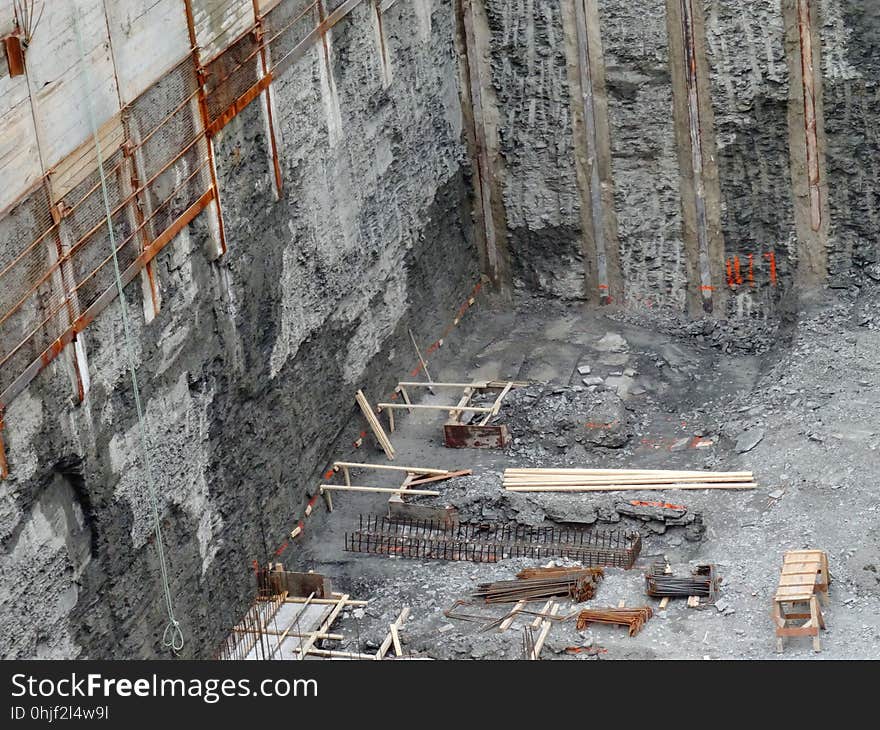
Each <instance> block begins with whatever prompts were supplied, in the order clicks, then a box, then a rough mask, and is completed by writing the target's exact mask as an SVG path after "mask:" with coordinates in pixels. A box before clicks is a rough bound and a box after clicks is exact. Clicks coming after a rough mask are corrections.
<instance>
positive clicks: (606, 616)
mask: <svg viewBox="0 0 880 730" xmlns="http://www.w3.org/2000/svg"><path fill="white" fill-rule="evenodd" d="M653 615H654V612H653V611H652V610H651V607H650V606H642V607H641V608H594V609H586V610H584V611H581V612H580V613H579V614H578V617H577V630H578V631H581V630H582V629H585V628H587V626H589V625H590V624H592V623H597V624H615V625H618V626H628V627H629V635H630V636H635V635H636V634H637V633H639V631H641V630H642V626H644V625H645V623H646V622H647V621H648V619H649V618H651V616H653Z"/></svg>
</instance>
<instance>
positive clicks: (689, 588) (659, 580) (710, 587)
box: [645, 562, 718, 598]
mask: <svg viewBox="0 0 880 730" xmlns="http://www.w3.org/2000/svg"><path fill="white" fill-rule="evenodd" d="M666 570H667V568H666V564H665V563H663V562H659V563H654V565H653V566H652V568H651V572H650V573H648V574H647V575H646V576H645V590H646V591H647V593H648V595H649V596H651V597H653V598H665V597H667V596H668V597H670V598H684V597H687V596H709V597H710V598H714V597H715V592H716V591H717V589H718V577H717V576H716V575H715V566H714V565H712V564H708V565H698V566H697V567H696V568H695V569H694V572H693V574H692V575H691V576H690V577H688V578H680V577H677V576H674V575H672V574H671V573H667V572H666Z"/></svg>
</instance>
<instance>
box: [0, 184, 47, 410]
mask: <svg viewBox="0 0 880 730" xmlns="http://www.w3.org/2000/svg"><path fill="white" fill-rule="evenodd" d="M56 236H57V226H55V225H54V223H53V219H52V214H51V210H50V204H49V196H48V193H47V190H46V188H45V186H43V185H41V186H40V187H38V188H37V189H36V190H35V191H34V192H33V193H31V194H30V195H28V196H27V197H25V198H24V199H22V200H21V201H19V202H18V203H16V204H15V205H14V206H13V207H12V208H10V209H9V211H8V212H7V214H6V215H5V216H3V217H2V218H0V393H3V392H4V391H5V390H6V388H8V387H9V386H10V385H11V384H12V382H13V381H14V380H15V379H16V378H17V377H18V375H19V374H20V373H21V372H22V371H23V370H24V369H25V367H27V365H28V364H29V363H30V362H32V361H33V360H34V359H36V358H38V357H39V356H40V354H41V353H42V352H43V350H45V349H46V347H48V346H49V345H50V344H51V342H52V341H53V340H54V338H55V337H54V335H55V332H56V330H57V324H56V323H55V321H54V318H53V317H47V316H46V313H47V312H48V311H51V310H52V309H53V308H54V306H53V305H55V304H56V302H57V299H58V297H54V298H53V281H52V273H53V272H52V269H51V267H52V263H53V260H55V259H57V248H56V246H57V237H56ZM0 407H2V403H0Z"/></svg>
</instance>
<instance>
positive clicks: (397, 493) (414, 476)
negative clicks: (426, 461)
mask: <svg viewBox="0 0 880 730" xmlns="http://www.w3.org/2000/svg"><path fill="white" fill-rule="evenodd" d="M352 469H367V470H372V471H395V472H401V473H404V474H406V477H405V478H404V480H403V483H402V484H401V485H400V486H399V487H373V486H357V485H353V484H352V483H351V470H352ZM340 470H341V471H342V474H343V476H344V478H345V484H321V485H320V487H319V491H320V493H321V495H323V497H324V499H325V500H326V502H327V509H328V510H329V511H330V512H332V511H333V500H332V498H331V497H330V494H329V493H330V492H374V493H378V494H390V495H391V500H395V499H397V500H399V501H400V502H402V501H403V499H402V498H403V495H404V494H412V495H419V496H423V497H439V496H440V492H437V491H435V490H432V489H419V488H418V484H414V483H413V482H416V481H417V480H419V479H422V480H425V481H427V482H429V483H431V482H438V481H443V480H445V479H452V478H453V477H456V476H464V475H465V474H470V473H471V472H470V470H469V469H468V470H462V471H447V470H445V469H428V468H425V467H420V466H394V465H391V464H360V463H357V462H352V461H336V462H333V471H334V472H339V471H340Z"/></svg>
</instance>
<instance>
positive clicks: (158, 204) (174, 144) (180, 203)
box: [127, 59, 211, 240]
mask: <svg viewBox="0 0 880 730" xmlns="http://www.w3.org/2000/svg"><path fill="white" fill-rule="evenodd" d="M197 97H198V81H197V77H196V70H195V67H194V65H193V63H192V61H191V60H190V59H186V60H185V61H184V62H182V63H181V64H179V65H178V66H177V67H176V68H174V69H172V70H171V71H170V72H169V73H168V74H166V75H165V76H164V77H163V78H162V79H160V80H159V82H158V83H156V84H155V85H154V86H152V87H150V88H149V89H148V90H147V91H146V92H144V93H143V94H142V95H141V96H139V97H138V98H137V99H136V100H135V101H134V103H133V104H132V105H131V107H130V110H129V114H128V119H127V126H128V131H129V135H130V142H131V148H130V149H131V155H132V158H133V162H134V165H135V171H136V176H137V180H138V183H139V185H140V187H141V196H142V198H143V210H142V212H143V215H144V217H145V218H146V221H145V225H146V227H147V232H148V235H147V238H148V239H149V240H155V239H156V238H158V237H159V236H160V235H161V234H162V233H163V232H164V231H165V230H167V229H168V228H170V227H171V226H172V225H173V224H174V223H175V221H177V220H178V219H179V218H180V217H181V216H182V215H183V214H184V212H186V211H187V209H189V208H190V206H192V205H194V204H195V203H196V202H197V201H198V200H199V198H200V197H201V196H202V195H204V193H205V192H206V191H207V190H209V189H210V187H211V173H210V168H209V157H208V143H207V140H206V139H205V135H204V130H203V129H202V125H201V122H200V119H199V112H198V98H197Z"/></svg>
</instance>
